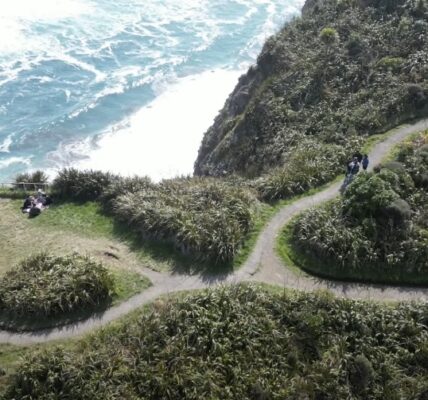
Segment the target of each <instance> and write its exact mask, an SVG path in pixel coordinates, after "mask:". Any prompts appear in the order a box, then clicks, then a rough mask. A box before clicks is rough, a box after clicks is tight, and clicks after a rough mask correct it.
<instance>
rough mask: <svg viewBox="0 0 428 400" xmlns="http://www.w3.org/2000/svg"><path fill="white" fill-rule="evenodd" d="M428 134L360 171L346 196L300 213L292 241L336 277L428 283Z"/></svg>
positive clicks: (311, 265) (314, 266)
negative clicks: (390, 159)
mask: <svg viewBox="0 0 428 400" xmlns="http://www.w3.org/2000/svg"><path fill="white" fill-rule="evenodd" d="M427 171H428V134H421V135H418V136H417V137H416V138H415V139H414V140H413V141H411V142H410V143H408V144H406V145H404V146H403V147H402V148H401V150H400V152H399V154H398V156H397V160H396V161H393V162H389V163H386V164H384V165H383V166H381V167H379V168H377V169H376V170H375V172H374V173H363V174H359V175H358V176H357V178H356V179H355V180H354V181H353V182H352V183H351V184H350V185H349V187H348V188H347V190H346V191H345V193H344V195H343V198H341V199H339V200H337V201H334V202H332V203H330V204H328V205H327V206H323V207H321V208H316V209H313V210H310V211H308V212H306V213H304V214H303V215H301V216H300V217H299V218H298V219H297V221H296V223H295V225H294V228H293V232H292V246H293V247H294V248H295V249H297V252H299V253H303V254H304V255H305V256H306V258H307V260H306V262H305V267H306V268H307V269H309V270H312V271H314V272H316V273H320V274H323V275H328V276H333V277H337V278H357V279H362V280H372V281H384V282H395V283H404V282H408V283H415V284H418V283H423V284H427V283H428V173H427Z"/></svg>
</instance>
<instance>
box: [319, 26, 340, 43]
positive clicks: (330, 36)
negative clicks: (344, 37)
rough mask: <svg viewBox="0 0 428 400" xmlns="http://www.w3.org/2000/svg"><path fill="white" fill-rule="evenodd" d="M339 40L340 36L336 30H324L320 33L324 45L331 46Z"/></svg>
mask: <svg viewBox="0 0 428 400" xmlns="http://www.w3.org/2000/svg"><path fill="white" fill-rule="evenodd" d="M338 38H339V34H338V33H337V31H336V29H334V28H324V29H323V30H322V31H321V32H320V39H321V41H322V42H323V43H325V44H327V45H331V44H333V43H334V42H336V41H337V40H338Z"/></svg>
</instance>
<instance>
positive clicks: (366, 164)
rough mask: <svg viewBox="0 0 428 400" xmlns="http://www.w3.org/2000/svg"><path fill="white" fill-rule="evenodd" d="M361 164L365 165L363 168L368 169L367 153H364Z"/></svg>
mask: <svg viewBox="0 0 428 400" xmlns="http://www.w3.org/2000/svg"><path fill="white" fill-rule="evenodd" d="M361 165H362V167H363V170H364V171H366V170H367V167H368V166H369V156H368V155H367V154H364V156H363V160H362V161H361Z"/></svg>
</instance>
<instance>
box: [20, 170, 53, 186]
mask: <svg viewBox="0 0 428 400" xmlns="http://www.w3.org/2000/svg"><path fill="white" fill-rule="evenodd" d="M48 180H49V178H48V176H47V175H46V174H45V173H44V172H43V171H40V170H37V171H34V172H25V173H22V174H18V175H17V176H16V177H15V188H17V189H27V190H37V189H43V188H44V187H45V184H47V183H48ZM26 183H31V184H32V185H26Z"/></svg>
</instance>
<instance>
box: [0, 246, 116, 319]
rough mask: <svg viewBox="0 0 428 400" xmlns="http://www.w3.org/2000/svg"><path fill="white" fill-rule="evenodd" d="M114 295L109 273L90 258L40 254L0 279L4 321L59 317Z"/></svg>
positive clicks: (1, 313) (91, 307)
mask: <svg viewBox="0 0 428 400" xmlns="http://www.w3.org/2000/svg"><path fill="white" fill-rule="evenodd" d="M113 292H114V284H113V279H112V277H111V276H110V274H109V272H108V271H107V269H106V268H105V267H103V266H102V265H101V264H99V263H97V262H95V261H93V260H92V259H90V258H88V257H83V256H79V255H77V254H72V255H69V256H64V257H56V256H52V255H48V254H47V253H40V254H37V255H34V256H31V257H29V258H27V259H25V260H24V261H22V262H21V263H20V264H19V265H18V266H17V267H16V268H13V269H11V270H10V271H8V272H7V273H6V274H5V275H4V276H2V277H1V278H0V315H1V316H2V317H6V319H20V318H27V319H29V318H33V319H37V318H52V317H59V316H61V317H62V316H64V314H67V313H72V312H75V311H81V310H85V311H87V310H91V309H94V308H96V307H97V306H99V305H102V304H106V303H108V302H109V301H110V300H111V297H112V295H113Z"/></svg>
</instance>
